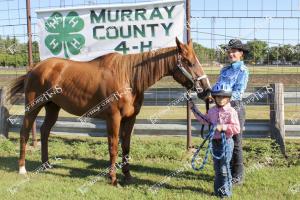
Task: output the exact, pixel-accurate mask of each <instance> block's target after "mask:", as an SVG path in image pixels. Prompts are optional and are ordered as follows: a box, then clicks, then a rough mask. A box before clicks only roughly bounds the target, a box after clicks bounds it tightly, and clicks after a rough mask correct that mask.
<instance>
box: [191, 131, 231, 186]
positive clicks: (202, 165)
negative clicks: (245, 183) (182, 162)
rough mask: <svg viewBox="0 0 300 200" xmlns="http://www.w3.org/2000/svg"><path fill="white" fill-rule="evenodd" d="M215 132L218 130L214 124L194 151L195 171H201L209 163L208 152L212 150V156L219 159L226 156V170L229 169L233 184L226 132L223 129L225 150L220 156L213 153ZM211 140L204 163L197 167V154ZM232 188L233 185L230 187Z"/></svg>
mask: <svg viewBox="0 0 300 200" xmlns="http://www.w3.org/2000/svg"><path fill="white" fill-rule="evenodd" d="M215 132H216V126H213V127H212V128H211V129H210V131H209V133H208V135H207V136H206V137H205V139H204V141H203V142H202V143H201V145H200V146H199V147H198V149H197V151H196V152H195V153H194V155H193V158H192V162H191V164H192V168H193V169H194V170H195V171H200V170H202V169H203V168H204V166H205V165H206V163H207V160H208V153H209V152H210V153H211V155H212V157H213V158H215V159H217V160H220V159H222V158H223V157H225V162H226V170H227V181H228V185H229V186H230V185H231V182H230V178H229V170H230V169H229V168H228V163H227V162H228V161H227V157H228V155H227V148H228V145H227V141H226V136H225V133H224V131H222V133H221V138H222V146H223V152H222V154H221V155H220V156H216V155H214V153H213V148H212V139H213V137H214V135H215ZM207 140H209V143H208V145H207V149H206V152H205V156H204V159H203V162H202V164H201V165H200V167H196V164H195V161H196V158H197V156H198V155H199V152H200V150H201V149H202V147H203V146H204V144H205V143H206V141H207ZM229 188H231V187H229Z"/></svg>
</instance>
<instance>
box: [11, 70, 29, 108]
mask: <svg viewBox="0 0 300 200" xmlns="http://www.w3.org/2000/svg"><path fill="white" fill-rule="evenodd" d="M27 74H28V73H26V74H24V75H22V76H19V77H18V78H16V79H15V80H14V81H13V82H12V83H11V84H10V85H9V86H8V88H7V91H6V101H10V104H14V103H15V102H16V101H17V100H18V99H19V98H18V97H17V96H16V94H17V93H24V87H25V80H26V78H27Z"/></svg>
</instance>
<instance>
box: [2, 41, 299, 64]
mask: <svg viewBox="0 0 300 200" xmlns="http://www.w3.org/2000/svg"><path fill="white" fill-rule="evenodd" d="M247 45H248V47H249V50H250V52H249V54H247V55H246V56H245V58H244V60H245V62H246V63H248V64H253V65H255V64H284V65H292V64H294V65H296V64H300V63H299V59H300V44H297V45H290V44H287V45H278V46H269V45H268V43H267V42H265V41H261V40H256V39H255V40H251V41H248V42H247ZM224 46H225V44H223V45H219V46H218V47H217V48H216V49H212V48H207V47H204V46H202V45H201V44H199V43H194V50H195V52H196V54H197V56H198V58H199V60H200V61H201V63H210V62H212V61H217V62H219V63H227V62H228V61H227V54H226V51H224ZM32 49H33V62H34V63H37V62H39V48H38V43H37V42H36V41H34V42H33V44H32ZM27 65H28V55H27V43H21V42H20V41H19V40H18V39H16V37H13V38H10V37H9V36H7V37H6V38H5V39H4V38H1V37H0V66H14V67H21V66H27Z"/></svg>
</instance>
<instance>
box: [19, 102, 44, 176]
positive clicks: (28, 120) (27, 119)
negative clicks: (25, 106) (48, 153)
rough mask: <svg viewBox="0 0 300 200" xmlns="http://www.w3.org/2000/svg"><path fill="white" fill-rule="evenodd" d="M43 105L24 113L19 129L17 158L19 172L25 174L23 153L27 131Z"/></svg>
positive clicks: (26, 140) (27, 136)
mask: <svg viewBox="0 0 300 200" xmlns="http://www.w3.org/2000/svg"><path fill="white" fill-rule="evenodd" d="M42 107H43V106H39V107H37V108H35V109H33V110H32V111H29V112H27V113H25V115H24V119H23V125H22V127H21V131H20V159H19V173H20V174H26V168H25V153H26V144H27V142H28V138H29V132H30V130H31V128H32V124H33V122H34V120H35V119H36V117H37V115H38V113H39V112H40V110H41V108H42Z"/></svg>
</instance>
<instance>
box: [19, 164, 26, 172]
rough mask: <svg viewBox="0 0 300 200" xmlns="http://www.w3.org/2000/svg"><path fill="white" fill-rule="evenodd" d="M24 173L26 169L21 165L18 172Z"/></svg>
mask: <svg viewBox="0 0 300 200" xmlns="http://www.w3.org/2000/svg"><path fill="white" fill-rule="evenodd" d="M26 173H27V171H26V168H25V166H21V167H20V168H19V174H26Z"/></svg>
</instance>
